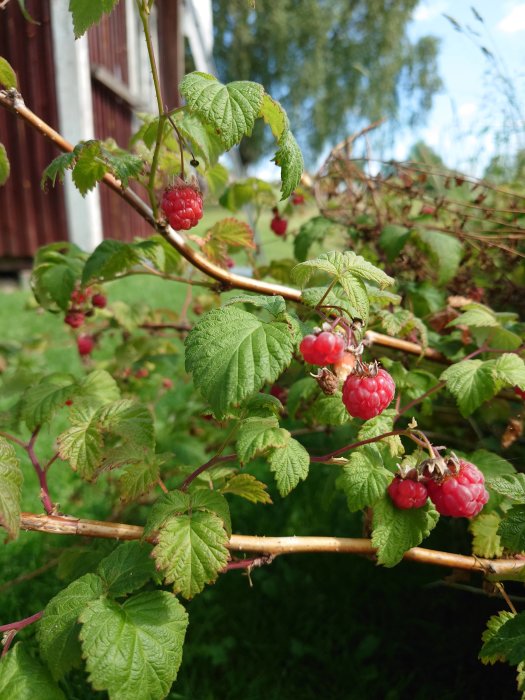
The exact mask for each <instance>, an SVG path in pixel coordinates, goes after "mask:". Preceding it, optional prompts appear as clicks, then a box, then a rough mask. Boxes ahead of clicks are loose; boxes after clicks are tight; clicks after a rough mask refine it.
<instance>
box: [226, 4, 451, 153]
mask: <svg viewBox="0 0 525 700" xmlns="http://www.w3.org/2000/svg"><path fill="white" fill-rule="evenodd" d="M417 2H418V0H389V1H388V2H384V0H329V1H328V0H301V1H300V2H299V1H298V0H295V1H294V0H283V1H282V2H273V0H257V2H256V3H251V2H249V1H248V0H213V10H214V26H215V49H214V56H215V60H216V63H217V68H218V72H219V77H220V78H221V79H222V80H228V81H229V80H239V79H241V80H255V81H259V82H261V83H263V84H264V85H267V86H268V88H269V89H270V90H271V94H272V95H275V96H276V97H277V99H279V100H280V101H281V102H282V104H283V106H284V107H285V109H286V110H287V111H288V113H289V116H290V120H291V121H292V123H294V124H296V125H297V124H299V125H301V128H300V130H299V137H300V143H301V146H302V147H303V148H305V149H306V150H307V152H308V151H309V152H310V153H315V152H316V151H317V152H318V151H319V149H320V148H321V147H322V146H323V145H325V144H326V143H327V142H330V141H333V140H335V139H338V138H340V137H343V136H345V135H346V134H347V133H348V132H349V131H351V130H352V129H353V128H354V127H356V126H359V125H361V124H362V122H363V120H375V119H378V118H380V117H385V116H386V117H395V118H400V119H401V120H402V121H403V122H408V123H414V122H415V121H416V120H417V119H418V118H420V117H421V116H422V115H423V114H424V113H425V112H426V111H428V109H429V108H430V106H431V104H432V96H433V95H434V94H435V92H436V91H437V90H438V89H439V88H440V86H441V81H440V79H439V77H438V74H437V66H436V56H437V51H438V40H437V39H436V38H435V37H431V36H426V37H422V38H421V39H419V40H418V41H415V42H414V41H411V39H410V38H409V36H408V34H407V26H408V24H409V22H410V19H411V17H412V13H413V10H414V8H415V7H416V5H417ZM254 5H255V7H254ZM296 131H297V129H296ZM265 150H266V143H265V136H264V134H263V129H262V128H261V127H259V126H258V127H257V128H256V130H255V132H254V138H252V139H250V140H249V141H248V140H245V141H244V142H243V143H242V144H241V155H242V158H243V160H244V161H245V162H252V161H254V160H256V159H257V158H258V157H259V156H260V155H261V154H262V153H263V152H264V151H265Z"/></svg>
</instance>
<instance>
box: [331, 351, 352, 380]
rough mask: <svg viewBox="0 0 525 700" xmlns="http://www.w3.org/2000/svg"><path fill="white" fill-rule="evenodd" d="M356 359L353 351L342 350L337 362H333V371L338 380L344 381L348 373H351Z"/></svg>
mask: <svg viewBox="0 0 525 700" xmlns="http://www.w3.org/2000/svg"><path fill="white" fill-rule="evenodd" d="M355 363H356V359H355V355H354V353H353V352H344V353H343V356H342V357H341V359H340V360H337V362H334V372H335V374H336V376H337V378H338V379H339V381H341V382H344V380H345V379H346V378H347V377H348V375H349V374H352V372H353V369H354V367H355Z"/></svg>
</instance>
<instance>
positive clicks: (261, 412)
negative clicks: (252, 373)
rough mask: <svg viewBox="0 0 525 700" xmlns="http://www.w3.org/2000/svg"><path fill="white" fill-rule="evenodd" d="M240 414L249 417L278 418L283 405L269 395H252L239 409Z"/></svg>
mask: <svg viewBox="0 0 525 700" xmlns="http://www.w3.org/2000/svg"><path fill="white" fill-rule="evenodd" d="M240 410H241V412H242V413H245V412H246V413H247V414H248V416H249V417H252V416H260V417H261V418H267V417H268V416H279V415H280V414H281V412H282V410H283V405H282V403H281V402H280V401H279V399H278V398H276V397H275V396H272V395H271V394H262V393H260V392H259V393H258V394H254V395H253V396H250V398H249V399H248V400H247V401H246V403H244V404H243V406H242V407H241V409H240Z"/></svg>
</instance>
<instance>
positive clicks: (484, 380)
mask: <svg viewBox="0 0 525 700" xmlns="http://www.w3.org/2000/svg"><path fill="white" fill-rule="evenodd" d="M493 367H494V360H489V361H488V362H483V361H482V360H462V361H461V362H457V363H456V364H455V365H451V366H450V367H447V369H446V370H445V371H444V372H443V373H442V374H441V377H440V379H441V380H442V381H446V383H447V389H448V390H449V391H450V392H451V393H452V394H453V395H454V396H455V398H456V401H457V403H458V406H459V410H460V412H461V415H463V416H469V415H470V414H471V413H473V412H474V411H475V410H476V409H477V408H479V406H481V404H482V403H484V402H485V401H488V399H491V398H492V397H493V396H494V394H495V393H496V391H497V387H496V384H495V381H494V375H493Z"/></svg>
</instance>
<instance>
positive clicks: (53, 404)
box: [22, 374, 76, 430]
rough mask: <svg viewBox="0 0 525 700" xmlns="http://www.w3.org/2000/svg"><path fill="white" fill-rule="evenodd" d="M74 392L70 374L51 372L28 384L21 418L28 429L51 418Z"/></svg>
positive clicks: (73, 381) (72, 379) (74, 386)
mask: <svg viewBox="0 0 525 700" xmlns="http://www.w3.org/2000/svg"><path fill="white" fill-rule="evenodd" d="M75 393H76V383H75V379H74V377H73V376H72V375H71V374H53V375H51V376H49V377H44V378H43V379H42V380H41V381H40V383H39V384H36V385H34V386H30V387H29V388H28V389H27V391H26V392H25V394H24V396H23V399H22V418H23V420H24V421H25V422H26V425H27V427H28V428H29V430H34V429H35V428H36V426H37V425H42V424H44V423H46V422H47V421H49V420H51V419H52V418H53V416H54V415H55V413H56V412H57V411H58V410H59V409H60V408H63V406H64V404H65V402H66V401H67V400H68V399H70V398H71V397H73V396H74V395H75Z"/></svg>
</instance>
